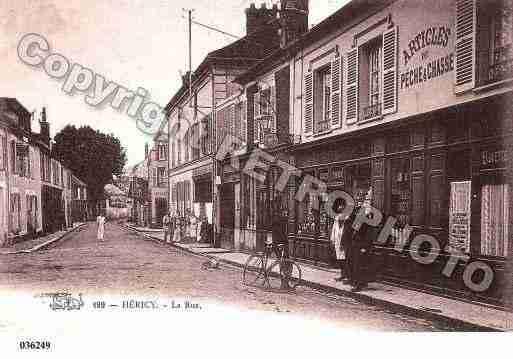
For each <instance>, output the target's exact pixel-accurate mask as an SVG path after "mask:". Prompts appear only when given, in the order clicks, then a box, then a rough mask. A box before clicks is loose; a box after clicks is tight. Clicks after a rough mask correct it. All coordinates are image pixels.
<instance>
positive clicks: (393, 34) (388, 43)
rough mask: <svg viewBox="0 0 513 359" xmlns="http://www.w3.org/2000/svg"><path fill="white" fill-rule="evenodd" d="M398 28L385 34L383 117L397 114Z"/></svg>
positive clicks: (383, 52)
mask: <svg viewBox="0 0 513 359" xmlns="http://www.w3.org/2000/svg"><path fill="white" fill-rule="evenodd" d="M397 34H398V31H397V27H393V28H391V29H389V30H387V31H385V32H384V33H383V51H382V54H383V72H382V73H383V79H382V84H383V87H382V91H383V94H382V97H381V98H382V99H383V103H382V106H383V112H382V113H383V115H386V114H389V113H395V112H397Z"/></svg>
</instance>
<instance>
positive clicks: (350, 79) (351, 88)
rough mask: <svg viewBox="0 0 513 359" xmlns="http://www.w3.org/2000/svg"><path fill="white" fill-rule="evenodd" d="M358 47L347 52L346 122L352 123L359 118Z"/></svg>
mask: <svg viewBox="0 0 513 359" xmlns="http://www.w3.org/2000/svg"><path fill="white" fill-rule="evenodd" d="M358 77H359V74H358V47H355V48H354V49H352V50H350V51H349V52H348V53H347V74H346V81H347V85H346V101H345V105H346V110H345V114H346V124H348V125H350V124H353V123H355V122H356V121H357V120H358Z"/></svg>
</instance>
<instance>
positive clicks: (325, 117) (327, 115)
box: [314, 65, 331, 133]
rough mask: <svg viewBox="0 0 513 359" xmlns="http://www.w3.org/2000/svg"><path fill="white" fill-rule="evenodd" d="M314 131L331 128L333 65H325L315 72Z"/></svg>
mask: <svg viewBox="0 0 513 359" xmlns="http://www.w3.org/2000/svg"><path fill="white" fill-rule="evenodd" d="M314 77H315V78H314V81H315V94H314V106H315V111H314V119H315V121H314V132H315V133H319V132H324V131H328V130H329V129H330V121H331V67H330V66H329V65H328V66H324V67H323V68H321V69H320V70H317V71H316V72H315V76H314Z"/></svg>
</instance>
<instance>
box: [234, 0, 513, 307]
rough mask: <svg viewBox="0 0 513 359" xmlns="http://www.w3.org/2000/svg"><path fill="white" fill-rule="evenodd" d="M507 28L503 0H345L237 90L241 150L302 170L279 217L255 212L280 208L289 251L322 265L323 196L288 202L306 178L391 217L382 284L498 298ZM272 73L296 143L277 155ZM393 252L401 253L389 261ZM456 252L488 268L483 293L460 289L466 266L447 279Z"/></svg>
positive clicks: (505, 248) (505, 212)
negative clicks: (285, 91)
mask: <svg viewBox="0 0 513 359" xmlns="http://www.w3.org/2000/svg"><path fill="white" fill-rule="evenodd" d="M511 26H512V11H511V3H510V2H508V1H502V0H496V1H495V0H494V1H480V0H442V1H425V2H414V1H409V0H388V1H387V0H385V1H369V0H353V1H351V2H349V3H348V4H347V5H345V6H344V7H342V8H341V9H340V10H339V11H337V12H336V13H334V14H333V15H331V16H329V17H328V18H327V19H325V20H324V21H323V22H321V23H319V24H318V25H316V26H315V27H313V28H312V29H310V30H309V31H308V32H306V33H305V34H303V35H302V36H300V37H299V38H297V39H295V40H293V41H291V42H290V43H286V44H285V46H283V47H282V48H280V49H279V50H277V51H276V52H275V53H273V54H272V55H271V56H269V57H267V58H266V59H265V60H264V61H262V62H260V63H258V64H257V65H255V66H253V67H252V68H251V69H250V70H249V71H247V72H246V73H244V74H243V75H241V76H239V77H238V78H237V80H236V81H237V82H239V83H241V84H242V85H243V86H244V90H245V96H246V97H245V98H246V104H247V105H246V106H247V113H246V114H247V116H246V122H247V124H246V127H247V129H248V133H247V136H248V141H249V142H250V143H254V144H255V146H262V147H263V148H267V150H266V151H267V152H271V154H273V158H274V159H271V160H270V162H273V161H274V162H276V158H278V159H280V160H285V161H286V162H288V163H290V164H293V165H294V166H295V167H296V168H297V169H299V170H300V171H301V174H302V175H301V176H297V177H294V176H292V177H291V179H290V180H289V183H288V187H287V189H286V190H285V194H282V195H281V199H279V201H278V202H281V203H282V205H279V206H275V207H277V208H278V212H269V211H270V210H269V209H268V208H269V205H266V204H265V202H266V200H262V201H261V200H260V199H258V198H257V199H256V205H253V204H250V205H249V206H250V207H249V208H250V209H249V213H251V211H253V210H254V211H255V216H259V215H260V216H264V217H265V216H268V217H272V216H273V215H274V213H280V212H281V211H283V212H285V213H286V215H287V216H288V226H287V227H288V228H287V232H288V240H289V249H290V254H291V255H292V256H293V257H295V258H298V259H304V260H308V261H311V262H314V263H318V264H330V261H331V258H332V255H331V253H330V251H331V249H330V242H329V236H330V232H331V226H332V222H331V219H330V218H329V216H328V215H327V213H326V211H325V210H324V207H323V205H322V204H323V202H322V201H323V196H319V198H312V196H306V197H305V198H304V200H303V201H301V202H298V201H296V200H294V198H295V197H294V196H295V194H296V193H297V191H298V189H299V186H300V184H301V183H302V181H303V178H304V177H305V176H306V175H311V176H313V177H314V178H316V179H317V180H318V181H319V184H320V185H321V186H324V187H322V188H323V192H328V193H329V192H332V191H337V190H342V191H345V192H346V193H348V194H350V195H351V196H352V197H353V199H354V200H355V202H356V204H358V205H361V204H364V203H371V204H372V205H373V206H374V207H376V208H378V209H380V210H381V211H382V212H383V213H384V215H385V216H392V217H393V218H394V219H395V222H394V225H393V228H392V230H391V236H390V237H389V238H388V242H387V244H386V245H379V246H377V247H376V250H375V264H376V265H377V266H378V268H379V275H381V276H384V277H386V278H388V279H391V280H394V281H400V282H401V283H405V284H411V285H414V286H420V287H423V288H429V289H430V290H437V291H442V292H443V293H446V294H453V295H457V296H469V297H472V298H479V299H484V300H487V301H490V302H493V303H501V302H502V301H503V299H504V298H503V295H504V294H503V291H502V288H503V287H504V284H505V281H506V278H505V277H504V276H503V275H502V273H504V271H503V268H504V266H505V261H506V258H507V257H508V256H510V255H511V250H512V247H513V243H512V240H511V238H513V237H512V236H511V233H512V228H511V225H510V224H511V218H512V217H511V210H510V208H511V207H510V205H509V203H510V199H511V188H510V185H509V183H508V181H507V180H506V178H507V176H506V171H507V169H508V168H511V158H510V156H508V155H507V150H506V144H507V143H508V141H511V135H512V131H513V128H512V127H513V126H512V124H513V121H512V112H511V108H510V107H511V106H507V104H508V103H510V101H511V91H512V82H511V80H512V75H513V71H512V64H513V52H512V51H513V50H512V46H513V45H512V34H511V31H512V29H511ZM285 69H288V70H285ZM279 71H289V73H290V78H289V84H290V90H289V91H290V93H289V98H290V102H289V103H288V104H287V106H288V108H289V112H288V114H289V116H290V117H289V119H290V120H289V121H288V122H287V121H284V122H283V123H287V124H288V126H289V127H288V132H289V133H290V134H293V135H294V136H297V137H299V143H297V141H294V140H293V141H287V145H284V146H283V147H282V148H281V149H280V151H279V152H280V153H281V154H280V155H279V156H277V155H276V154H275V152H273V150H272V147H273V146H270V147H271V150H269V146H268V145H269V144H268V143H267V144H266V140H265V139H266V136H270V137H271V138H273V141H274V144H276V143H280V141H281V140H280V136H273V135H269V133H272V132H276V133H278V132H280V131H281V132H282V133H283V132H284V130H283V129H279V128H278V126H277V124H276V122H275V120H278V121H279V119H278V118H279V117H280V116H278V115H277V116H276V118H273V117H272V116H271V117H268V113H269V110H268V109H267V107H266V105H265V104H267V103H271V104H272V103H274V111H275V112H276V113H277V114H278V113H279V112H280V111H281V106H280V105H279V104H277V101H278V98H279V96H277V94H278V93H280V92H281V90H279V89H278V87H277V85H276V87H275V88H274V89H273V86H272V84H273V82H272V81H269V79H270V78H274V81H277V79H278V78H279V76H278V74H279ZM284 78H285V76H284ZM268 83H271V85H270V86H269V85H268ZM274 83H275V84H276V82H274ZM269 96H270V99H269V100H267V99H268V98H269ZM262 99H264V100H263V101H262ZM261 103H263V105H262V106H260V105H259V104H261ZM255 104H257V105H255ZM283 108H285V106H284V107H283ZM259 111H260V112H259ZM271 111H272V110H271ZM262 118H263V119H265V121H261V119H262ZM268 119H269V120H268ZM267 124H269V125H267ZM266 126H267V127H266ZM276 141H277V142H276ZM280 156H281V157H280ZM508 164H509V165H508ZM271 168H272V166H271ZM227 171H229V170H228V169H227ZM269 173H270V174H272V173H273V172H272V170H271V171H270V172H269ZM278 173H279V172H278ZM269 177H272V175H271V176H267V179H266V182H267V181H269ZM270 183H271V186H272V183H273V181H272V180H271V181H270ZM260 185H261V184H259V186H260ZM263 186H264V187H265V186H266V184H263ZM243 187H244V185H242V188H243ZM255 191H256V192H257V193H258V190H256V189H255V188H253V189H248V191H247V193H249V194H250V195H249V196H250V198H251V196H258V195H257V194H255V193H254V192H255ZM241 192H243V193H246V190H245V189H244V188H243V189H242V190H241ZM262 192H263V193H265V191H262ZM262 192H261V193H262ZM262 196H265V195H262ZM271 196H275V194H273V193H272V191H271ZM287 198H288V200H287ZM317 201H319V202H320V203H321V205H320V206H319V207H316V206H315V203H316V202H317ZM241 203H242V204H241V205H240V206H241V208H243V209H244V208H246V207H245V206H246V204H245V203H244V201H242V202H241ZM267 203H275V202H272V201H271V202H269V200H267ZM266 206H267V207H266ZM266 213H267V214H266ZM249 217H250V218H251V214H250V215H249ZM241 218H245V217H244V213H243V212H242V215H241ZM245 221H246V219H243V220H242V221H241V222H240V223H241V224H242V225H244V223H245ZM418 234H429V235H431V236H433V237H434V238H436V239H437V241H438V243H439V247H440V248H439V249H436V248H435V249H432V250H434V251H437V254H439V255H438V256H437V259H436V261H435V262H434V263H432V264H431V265H425V266H419V265H418V263H417V262H415V261H414V260H413V259H412V256H411V253H412V252H419V251H425V250H429V248H424V247H422V248H413V247H410V244H411V241H412V239H413V238H414V237H415V236H416V235H418ZM257 237H258V236H257ZM261 240H263V237H262V239H261ZM258 242H259V240H258V238H257V240H256V244H255V246H256V247H258V246H259V245H258ZM397 244H400V245H401V246H402V245H404V246H405V248H406V250H405V251H402V252H401V253H399V252H397V251H396V250H395V249H394V246H395V245H397ZM428 247H429V246H428ZM455 250H457V251H459V252H460V253H462V254H464V255H468V256H469V258H470V260H473V261H476V260H478V261H482V262H484V263H486V264H488V265H489V266H490V267H491V268H493V269H494V271H495V274H496V275H495V277H494V280H493V283H492V285H491V286H490V287H489V288H488V289H487V290H486V291H483V292H479V291H472V290H470V289H469V288H468V287H467V286H465V285H464V281H463V273H464V268H465V262H460V263H458V264H457V265H456V266H455V268H454V271H453V273H452V275H451V276H450V277H447V276H445V275H443V274H442V271H441V270H440V268H443V267H444V266H445V264H446V263H447V262H448V260H449V258H450V253H451V252H452V251H455Z"/></svg>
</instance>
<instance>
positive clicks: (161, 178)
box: [156, 167, 167, 187]
mask: <svg viewBox="0 0 513 359" xmlns="http://www.w3.org/2000/svg"><path fill="white" fill-rule="evenodd" d="M166 183H167V182H166V168H165V167H159V168H157V183H156V185H157V187H165V186H166Z"/></svg>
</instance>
